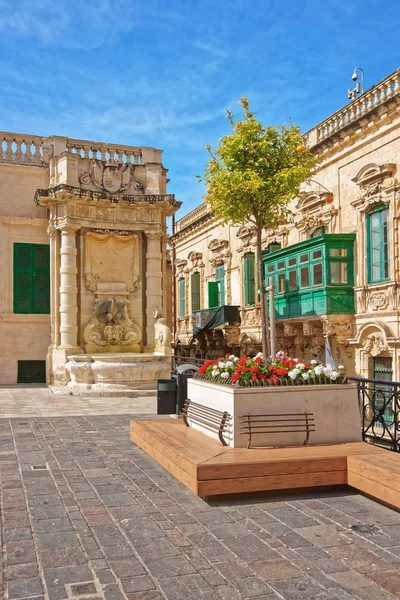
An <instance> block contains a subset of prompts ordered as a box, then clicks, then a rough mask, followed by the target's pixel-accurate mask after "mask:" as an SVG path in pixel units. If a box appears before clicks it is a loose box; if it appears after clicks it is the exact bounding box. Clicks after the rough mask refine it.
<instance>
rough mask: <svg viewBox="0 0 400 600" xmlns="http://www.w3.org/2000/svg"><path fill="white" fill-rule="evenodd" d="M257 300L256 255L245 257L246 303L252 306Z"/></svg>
mask: <svg viewBox="0 0 400 600" xmlns="http://www.w3.org/2000/svg"><path fill="white" fill-rule="evenodd" d="M255 302H256V278H255V256H254V254H246V256H245V257H244V304H245V306H252V305H254V304H255Z"/></svg>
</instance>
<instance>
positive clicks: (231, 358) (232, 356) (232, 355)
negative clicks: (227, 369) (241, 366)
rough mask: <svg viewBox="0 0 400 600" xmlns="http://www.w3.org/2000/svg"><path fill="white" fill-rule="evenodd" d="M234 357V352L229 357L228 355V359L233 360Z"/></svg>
mask: <svg viewBox="0 0 400 600" xmlns="http://www.w3.org/2000/svg"><path fill="white" fill-rule="evenodd" d="M235 359H236V356H235V355H234V354H231V355H230V357H229V360H235ZM238 360H239V359H238Z"/></svg>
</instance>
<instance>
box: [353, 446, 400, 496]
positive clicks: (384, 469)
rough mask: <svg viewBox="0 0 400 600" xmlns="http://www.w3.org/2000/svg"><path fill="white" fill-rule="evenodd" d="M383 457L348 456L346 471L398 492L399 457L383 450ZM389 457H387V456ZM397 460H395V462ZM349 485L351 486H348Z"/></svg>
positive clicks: (399, 480) (399, 482)
mask: <svg viewBox="0 0 400 600" xmlns="http://www.w3.org/2000/svg"><path fill="white" fill-rule="evenodd" d="M383 452H385V455H384V456H379V457H378V456H376V455H370V454H363V455H362V456H349V457H348V459H347V469H348V471H349V477H350V474H355V475H358V476H360V477H364V478H366V479H369V480H370V481H372V482H376V483H379V484H381V485H383V486H386V487H388V488H390V489H393V490H395V491H396V492H397V493H399V492H400V456H396V455H395V456H393V457H392V456H391V455H390V452H389V451H388V450H384V451H383ZM387 455H389V456H387ZM396 459H397V460H396ZM350 485H351V484H350Z"/></svg>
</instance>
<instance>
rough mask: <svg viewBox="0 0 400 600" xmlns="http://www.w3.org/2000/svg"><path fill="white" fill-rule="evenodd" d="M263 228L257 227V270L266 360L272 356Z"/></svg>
mask: <svg viewBox="0 0 400 600" xmlns="http://www.w3.org/2000/svg"><path fill="white" fill-rule="evenodd" d="M261 235H262V227H261V226H260V225H258V226H257V269H258V289H259V290H261V291H260V309H261V341H262V353H263V354H264V356H265V358H267V357H268V356H269V355H270V350H269V337H268V313H267V301H266V292H265V277H264V269H263V263H262V248H261Z"/></svg>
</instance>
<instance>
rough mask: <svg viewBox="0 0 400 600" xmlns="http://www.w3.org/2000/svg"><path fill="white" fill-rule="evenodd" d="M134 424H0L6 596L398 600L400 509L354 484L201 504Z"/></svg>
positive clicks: (63, 420) (64, 419) (96, 418)
mask: <svg viewBox="0 0 400 600" xmlns="http://www.w3.org/2000/svg"><path fill="white" fill-rule="evenodd" d="M146 400H148V399H146ZM135 401H136V399H135ZM131 416H132V415H131V414H129V412H128V413H126V414H110V415H105V414H100V415H87V414H83V415H82V414H81V415H76V416H73V415H70V416H63V415H58V416H55V417H53V418H46V417H41V416H38V417H29V418H24V419H23V420H22V419H21V418H20V417H18V418H14V419H7V418H2V419H0V485H1V490H0V492H1V494H0V500H1V542H2V547H3V549H4V552H3V568H2V571H1V578H0V589H1V591H3V593H4V598H6V599H8V600H17V599H19V600H22V599H23V600H27V599H29V600H33V599H35V600H72V599H75V600H83V599H84V598H87V599H90V600H165V599H168V600H191V599H192V598H193V599H196V600H199V599H202V600H218V599H221V600H224V599H227V600H228V599H229V600H232V599H233V600H234V599H237V600H242V599H243V600H244V599H249V600H250V599H256V600H257V599H258V600H267V599H268V600H273V599H281V600H282V599H284V600H302V599H306V600H313V599H318V600H320V599H321V600H325V599H331V600H351V599H360V600H378V599H379V600H393V599H394V598H398V597H399V590H400V514H399V513H397V512H395V511H392V510H390V509H389V508H386V507H384V506H381V505H379V504H377V503H375V502H373V501H372V500H369V499H367V498H365V497H363V496H361V495H359V494H357V493H352V492H351V491H350V490H341V491H335V492H329V493H319V494H315V493H314V494H309V495H302V496H300V495H293V496H282V497H273V498H269V497H267V498H259V499H257V500H254V499H253V500H235V501H232V500H230V501H229V500H226V501H221V502H213V503H206V502H204V501H203V500H201V499H200V498H197V497H196V496H194V495H193V494H191V492H190V491H189V490H187V489H186V488H185V487H184V486H183V485H181V484H180V483H179V482H178V481H176V480H175V479H174V478H173V477H172V475H170V474H169V473H167V472H166V471H164V470H163V469H162V468H161V467H160V466H159V465H158V464H157V463H156V462H155V461H153V460H152V459H151V458H150V457H148V456H147V455H146V454H145V453H144V452H143V451H142V450H141V449H139V448H138V447H136V446H135V445H134V444H132V443H131V442H130V440H129V421H130V418H131ZM0 597H3V596H2V595H1V594H0Z"/></svg>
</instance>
